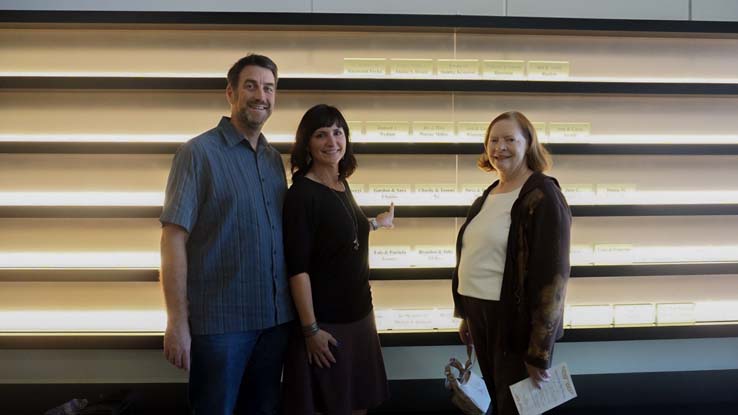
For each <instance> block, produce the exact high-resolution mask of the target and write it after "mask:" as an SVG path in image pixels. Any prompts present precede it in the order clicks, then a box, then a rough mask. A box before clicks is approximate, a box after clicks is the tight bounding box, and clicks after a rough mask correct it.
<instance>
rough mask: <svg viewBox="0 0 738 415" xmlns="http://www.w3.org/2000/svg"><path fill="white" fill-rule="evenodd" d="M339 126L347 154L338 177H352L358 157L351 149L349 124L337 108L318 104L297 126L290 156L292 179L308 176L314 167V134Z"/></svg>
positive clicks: (342, 161)
mask: <svg viewBox="0 0 738 415" xmlns="http://www.w3.org/2000/svg"><path fill="white" fill-rule="evenodd" d="M334 124H335V125H337V126H339V127H341V128H343V134H344V135H345V136H346V152H345V154H344V155H343V158H342V159H341V161H339V162H338V177H339V178H341V179H345V178H347V177H349V176H351V175H352V174H353V173H354V170H356V157H354V152H353V150H352V148H351V140H350V139H349V137H350V132H349V127H348V123H347V122H346V119H345V118H343V115H342V114H341V111H339V110H338V108H336V107H332V106H330V105H326V104H318V105H315V106H314V107H312V108H310V109H309V110H307V112H305V115H303V116H302V119H301V120H300V125H298V126H297V133H295V143H294V144H292V152H291V154H290V165H291V166H292V169H291V170H292V177H293V178H294V177H301V176H304V175H305V174H307V172H308V171H309V170H310V166H311V165H312V160H311V157H310V149H309V144H310V138H311V137H312V136H313V133H314V132H315V131H316V130H317V129H319V128H323V127H330V126H332V125H334Z"/></svg>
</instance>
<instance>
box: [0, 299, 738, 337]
mask: <svg viewBox="0 0 738 415" xmlns="http://www.w3.org/2000/svg"><path fill="white" fill-rule="evenodd" d="M613 306H614V304H603V305H591V306H577V307H579V308H580V312H581V311H586V310H583V309H581V308H585V309H586V308H587V307H590V308H592V312H595V311H598V312H599V313H600V314H606V313H603V311H606V310H607V309H610V310H612V308H613ZM569 307H570V305H568V306H567V314H570V313H571V311H570V309H569ZM375 316H376V317H375V318H376V323H377V328H378V329H379V330H380V331H388V330H399V331H406V330H425V331H427V330H453V329H456V328H457V327H458V319H455V318H453V317H452V310H451V309H437V308H433V309H402V308H395V309H377V310H375ZM693 316H694V318H695V322H696V323H717V322H722V323H725V322H738V302H736V301H705V302H697V303H694V314H693ZM595 317H596V316H595ZM654 318H655V317H654ZM565 320H566V321H567V322H569V321H570V318H565ZM608 321H609V322H608ZM591 323H595V324H592V325H601V326H613V324H612V321H611V320H609V319H608V316H607V315H604V316H603V318H602V319H601V321H600V322H599V323H601V324H596V323H598V322H596V321H592V322H591ZM655 323H656V322H655V320H654V321H652V322H650V323H647V324H648V325H655ZM165 327H166V311H165V310H164V309H156V310H87V311H82V310H12V311H2V310H0V333H2V332H5V333H11V332H12V333H61V334H63V333H71V332H73V333H115V332H119V333H129V332H146V333H161V332H163V331H164V328H165ZM615 327H618V325H615Z"/></svg>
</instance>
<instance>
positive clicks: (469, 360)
mask: <svg viewBox="0 0 738 415" xmlns="http://www.w3.org/2000/svg"><path fill="white" fill-rule="evenodd" d="M475 358H476V353H474V345H473V344H467V345H466V364H464V371H463V372H461V373H460V377H461V383H462V384H463V383H466V382H467V381H469V377H470V376H471V373H472V371H471V368H472V366H474V361H475V360H476V359H475Z"/></svg>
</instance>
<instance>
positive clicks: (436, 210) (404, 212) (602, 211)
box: [0, 202, 738, 218]
mask: <svg viewBox="0 0 738 415" xmlns="http://www.w3.org/2000/svg"><path fill="white" fill-rule="evenodd" d="M388 203H389V202H388ZM363 210H364V213H365V214H366V215H367V216H368V217H372V216H376V215H377V214H379V213H381V212H384V211H385V210H387V207H386V206H364V207H363ZM571 210H572V214H573V216H575V217H608V216H609V217H612V216H721V215H722V216H725V215H738V204H735V203H724V204H706V205H691V204H689V205H687V204H685V205H574V206H571ZM468 211H469V206H467V205H455V206H444V205H435V206H396V207H395V216H397V217H400V218H464V217H466V214H467V212H468ZM160 213H161V206H0V218H158V217H159V214H160Z"/></svg>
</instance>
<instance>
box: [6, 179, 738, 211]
mask: <svg viewBox="0 0 738 415" xmlns="http://www.w3.org/2000/svg"><path fill="white" fill-rule="evenodd" d="M408 186H410V185H408ZM438 186H439V187H444V186H445V187H448V186H449V185H446V184H439V185H438ZM451 186H453V185H451ZM594 186H595V185H592V186H591V189H585V190H577V191H572V192H567V191H566V190H565V192H564V194H565V195H566V197H567V199H568V201H569V204H571V205H574V206H576V205H662V204H667V205H698V204H727V203H738V190H694V191H691V190H685V191H662V190H655V191H648V190H643V191H619V192H609V193H605V194H597V192H596V191H595V187H594ZM363 187H364V185H361V186H356V187H353V186H352V191H353V193H354V196H355V197H356V200H357V202H358V203H359V204H361V205H363V206H384V205H387V204H389V203H390V202H394V203H395V204H396V205H397V206H403V205H405V206H466V205H469V204H471V202H473V201H474V199H475V198H476V197H477V196H479V192H477V191H475V192H448V193H446V192H438V193H429V192H421V193H415V192H404V193H401V192H398V193H378V192H366V191H363ZM478 187H479V188H480V189H481V188H483V187H486V185H479V186H478ZM580 187H581V186H580ZM478 190H479V189H478ZM163 202H164V193H162V192H0V206H162V205H163Z"/></svg>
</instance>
